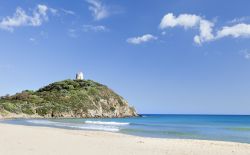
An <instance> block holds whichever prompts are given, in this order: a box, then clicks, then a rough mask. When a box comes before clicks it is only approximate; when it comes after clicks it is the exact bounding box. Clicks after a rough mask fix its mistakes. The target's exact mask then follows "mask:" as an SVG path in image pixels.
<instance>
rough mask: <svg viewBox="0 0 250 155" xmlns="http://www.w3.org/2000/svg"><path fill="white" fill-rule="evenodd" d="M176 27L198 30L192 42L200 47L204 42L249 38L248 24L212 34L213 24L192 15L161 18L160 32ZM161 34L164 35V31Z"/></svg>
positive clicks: (170, 14) (233, 26)
mask: <svg viewBox="0 0 250 155" xmlns="http://www.w3.org/2000/svg"><path fill="white" fill-rule="evenodd" d="M247 18H248V17H242V18H238V19H234V20H233V21H232V23H233V22H238V21H243V20H247ZM176 26H180V27H184V28H185V29H188V28H199V34H198V35H195V36H194V42H195V43H196V44H200V45H201V44H202V43H204V42H208V41H212V40H218V39H221V38H224V37H233V38H239V37H245V38H246V37H249V38H250V24H245V23H239V24H235V25H232V26H224V27H222V28H221V29H219V30H217V31H216V33H213V28H214V26H215V25H214V23H213V22H211V21H209V20H206V19H205V18H203V17H201V16H197V15H194V14H180V15H179V16H177V17H176V16H174V15H173V13H168V14H166V15H165V16H164V17H163V18H162V20H161V23H160V25H159V27H160V29H162V30H165V29H167V28H173V27H176ZM162 33H163V34H165V31H163V32H162Z"/></svg>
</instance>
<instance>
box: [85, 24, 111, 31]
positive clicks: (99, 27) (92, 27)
mask: <svg viewBox="0 0 250 155" xmlns="http://www.w3.org/2000/svg"><path fill="white" fill-rule="evenodd" d="M83 31H85V32H89V31H94V32H100V31H103V32H104V31H108V29H107V28H106V27H105V26H103V25H83Z"/></svg>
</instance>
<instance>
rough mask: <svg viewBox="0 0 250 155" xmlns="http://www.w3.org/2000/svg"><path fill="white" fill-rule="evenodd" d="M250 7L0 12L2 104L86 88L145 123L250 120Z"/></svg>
mask: <svg viewBox="0 0 250 155" xmlns="http://www.w3.org/2000/svg"><path fill="white" fill-rule="evenodd" d="M249 9H250V2H249V1H248V0H239V1H226V0H221V1H209V0H206V1H204V0H203V1H200V0H189V1H182V0H168V1H166V0H154V1H152V0H138V1H132V0H126V1H125V0H124V1H121V0H74V2H69V1H67V0H60V1H55V0H54V1H51V0H44V1H42V0H32V1H30V0H23V1H20V0H13V1H12V2H11V3H8V2H7V1H1V2H0V42H1V45H0V54H1V56H0V88H1V89H0V95H5V94H14V93H16V92H19V91H21V90H24V89H38V88H40V87H41V86H44V85H47V84H49V83H51V82H54V81H58V80H64V79H69V78H74V76H75V73H76V72H78V71H83V72H84V75H85V78H87V79H93V80H95V81H98V82H100V83H103V84H105V85H108V86H109V87H110V88H112V89H113V90H114V91H116V92H118V93H119V94H121V95H122V96H123V97H124V98H126V99H127V100H128V101H129V103H130V104H131V105H134V106H135V107H136V109H137V110H138V112H139V113H184V114H250V110H249V109H250V80H249V79H250V13H249Z"/></svg>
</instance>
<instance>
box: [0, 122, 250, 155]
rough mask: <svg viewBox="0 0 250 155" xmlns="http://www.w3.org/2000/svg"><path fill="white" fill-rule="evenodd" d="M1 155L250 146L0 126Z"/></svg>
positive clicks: (131, 154) (186, 152) (214, 153)
mask: <svg viewBox="0 0 250 155" xmlns="http://www.w3.org/2000/svg"><path fill="white" fill-rule="evenodd" d="M0 137H1V138H0V154H1V155H16V154H19V155H45V154H46V155H71V154H102V155H117V154H119V155H137V154H142V155H153V154H155V155H161V154H164V155H201V154H202V155H233V154H234V155H249V154H250V144H243V143H233V142H218V141H205V140H182V139H158V138H143V137H136V136H130V135H124V134H119V133H110V132H99V131H82V130H66V129H56V128H47V127H29V126H19V125H9V124H0Z"/></svg>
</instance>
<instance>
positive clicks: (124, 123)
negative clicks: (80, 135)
mask: <svg viewBox="0 0 250 155" xmlns="http://www.w3.org/2000/svg"><path fill="white" fill-rule="evenodd" d="M85 123H86V124H99V125H114V126H122V125H129V123H127V122H102V121H85Z"/></svg>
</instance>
